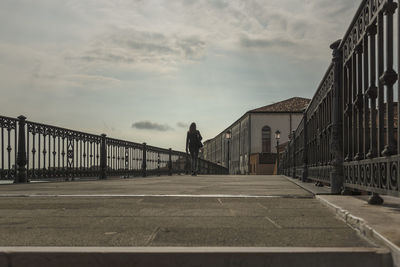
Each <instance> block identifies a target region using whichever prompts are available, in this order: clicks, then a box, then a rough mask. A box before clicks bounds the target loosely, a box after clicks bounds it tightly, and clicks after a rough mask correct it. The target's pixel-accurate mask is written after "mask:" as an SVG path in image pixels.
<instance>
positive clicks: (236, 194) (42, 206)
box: [0, 176, 374, 247]
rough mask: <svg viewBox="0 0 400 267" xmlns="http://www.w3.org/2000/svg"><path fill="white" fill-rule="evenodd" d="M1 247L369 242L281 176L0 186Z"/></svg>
mask: <svg viewBox="0 0 400 267" xmlns="http://www.w3.org/2000/svg"><path fill="white" fill-rule="evenodd" d="M0 226H1V227H0V246H3V247H5V246H102V247H110V246H114V247H118V246H121V247H122V246H125V247H127V246H157V247H163V246H169V247H182V246H186V247H202V246H215V247H216V246H220V247H373V246H374V245H373V244H371V243H369V242H367V241H366V240H365V239H363V238H361V237H360V236H359V235H358V234H357V233H356V232H355V231H354V230H353V229H351V228H350V227H349V226H347V225H346V224H345V223H344V222H342V221H340V220H339V219H338V218H336V217H335V214H334V213H332V212H331V210H330V209H327V208H326V207H325V206H324V205H322V204H321V203H320V202H319V201H318V200H317V199H315V198H314V196H313V195H312V194H311V193H309V192H307V191H306V190H304V189H302V188H300V187H299V186H297V185H295V184H294V183H292V182H290V181H288V180H287V179H286V178H284V177H281V176H197V177H192V176H172V177H167V176H164V177H150V178H133V179H125V180H123V179H121V180H106V181H90V182H61V183H40V184H16V185H2V186H0Z"/></svg>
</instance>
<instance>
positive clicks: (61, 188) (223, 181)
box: [0, 175, 313, 197]
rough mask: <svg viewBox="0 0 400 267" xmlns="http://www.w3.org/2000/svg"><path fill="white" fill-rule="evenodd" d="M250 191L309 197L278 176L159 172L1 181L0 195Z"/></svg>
mask: <svg viewBox="0 0 400 267" xmlns="http://www.w3.org/2000/svg"><path fill="white" fill-rule="evenodd" d="M107 194H109V195H118V194H120V195H173V194H178V195H183V194H187V195H193V196H196V195H204V194H205V195H213V194H214V195H219V194H223V195H252V196H257V195H259V196H286V197H312V196H313V195H312V194H311V193H309V192H307V191H305V190H303V189H302V188H301V187H299V186H296V185H294V184H293V183H291V182H289V181H288V180H286V179H284V178H283V177H281V176H267V175H265V176H229V175H220V176H212V175H210V176H206V175H199V176H179V175H177V176H162V177H148V178H139V177H136V178H131V179H117V180H116V179H112V180H105V181H79V182H53V183H31V184H3V185H0V196H7V195H8V196H34V195H107Z"/></svg>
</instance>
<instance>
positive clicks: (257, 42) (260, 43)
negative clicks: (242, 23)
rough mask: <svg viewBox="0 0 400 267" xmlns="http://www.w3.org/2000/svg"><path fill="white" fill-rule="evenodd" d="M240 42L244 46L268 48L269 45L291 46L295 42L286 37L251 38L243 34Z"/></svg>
mask: <svg viewBox="0 0 400 267" xmlns="http://www.w3.org/2000/svg"><path fill="white" fill-rule="evenodd" d="M240 44H241V45H242V46H243V47H246V48H270V47H293V46H295V45H296V43H295V42H293V41H291V40H288V39H281V38H276V39H257V38H255V39H251V38H249V37H247V36H244V37H242V38H241V39H240Z"/></svg>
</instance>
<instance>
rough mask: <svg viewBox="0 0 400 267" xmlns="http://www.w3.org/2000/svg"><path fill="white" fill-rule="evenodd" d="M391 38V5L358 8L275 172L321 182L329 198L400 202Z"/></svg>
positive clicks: (394, 14)
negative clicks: (363, 194) (360, 196)
mask: <svg viewBox="0 0 400 267" xmlns="http://www.w3.org/2000/svg"><path fill="white" fill-rule="evenodd" d="M399 37H400V12H399V10H398V1H393V0H363V1H362V2H361V5H360V7H359V9H358V10H357V13H356V15H355V17H354V19H353V21H352V22H351V24H350V27H349V28H348V30H347V32H346V34H345V35H344V38H343V39H342V40H339V41H337V42H335V43H333V44H332V45H331V48H332V49H333V59H332V63H331V65H330V66H329V68H328V70H327V72H326V74H325V76H324V77H323V79H322V81H321V83H320V85H319V87H318V88H317V92H316V93H315V95H314V97H313V99H312V101H311V103H310V105H309V106H308V107H307V109H306V111H305V112H304V119H303V121H302V122H301V123H300V126H299V128H298V129H297V130H296V131H295V132H293V133H292V136H291V137H292V138H291V140H290V143H289V145H288V147H287V149H286V151H285V153H284V154H283V155H282V160H281V164H280V167H279V170H280V172H281V173H282V174H285V175H290V176H293V177H299V178H302V179H311V180H314V181H318V182H322V183H325V184H329V185H330V186H331V189H332V192H333V193H339V192H340V191H341V190H343V189H345V190H346V189H347V190H352V191H355V190H363V191H369V192H373V193H376V194H389V195H393V196H400V194H399V183H400V175H399V171H398V168H399V164H400V162H399V161H400V142H398V140H399V137H400V128H399V127H398V125H399V123H400V117H399V111H400V105H398V103H399V100H400V99H399V96H400V84H399V83H398V73H399V66H400V64H399V63H400V39H399ZM394 68H397V71H396V70H395V69H394ZM395 89H397V90H395Z"/></svg>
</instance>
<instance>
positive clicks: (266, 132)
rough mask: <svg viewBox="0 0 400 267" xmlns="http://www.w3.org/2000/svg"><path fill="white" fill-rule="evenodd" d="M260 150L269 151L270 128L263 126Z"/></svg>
mask: <svg viewBox="0 0 400 267" xmlns="http://www.w3.org/2000/svg"><path fill="white" fill-rule="evenodd" d="M261 138H262V152H263V153H271V128H270V127H269V126H264V127H263V128H262V130H261Z"/></svg>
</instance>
